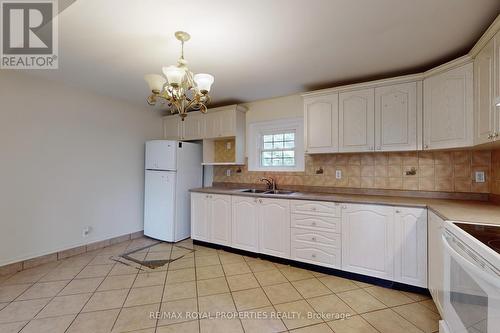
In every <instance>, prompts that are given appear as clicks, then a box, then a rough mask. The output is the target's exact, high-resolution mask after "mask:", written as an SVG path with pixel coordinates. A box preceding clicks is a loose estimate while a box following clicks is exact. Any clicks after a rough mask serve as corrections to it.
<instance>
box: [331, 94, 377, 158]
mask: <svg viewBox="0 0 500 333" xmlns="http://www.w3.org/2000/svg"><path fill="white" fill-rule="evenodd" d="M374 103H375V102H374V89H365V90H357V91H350V92H345V93H341V94H340V95H339V151H340V152H360V151H372V150H374V140H375V133H374V132H375V107H374V106H375V105H374Z"/></svg>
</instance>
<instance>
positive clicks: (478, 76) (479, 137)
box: [474, 39, 495, 144]
mask: <svg viewBox="0 0 500 333" xmlns="http://www.w3.org/2000/svg"><path fill="white" fill-rule="evenodd" d="M494 44H495V40H494V39H492V40H490V42H489V43H488V44H486V46H485V47H484V48H483V49H482V50H481V52H479V53H478V55H477V56H476V58H475V59H474V114H475V117H474V144H482V143H486V142H490V141H491V140H492V139H493V138H494V132H495V107H494V105H493V101H494V97H493V95H494V93H493V90H494V89H493V88H494V78H493V76H494V72H493V71H494V64H495V59H494V53H495V45H494Z"/></svg>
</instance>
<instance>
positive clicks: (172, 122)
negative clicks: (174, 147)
mask: <svg viewBox="0 0 500 333" xmlns="http://www.w3.org/2000/svg"><path fill="white" fill-rule="evenodd" d="M180 123H181V121H180V117H179V116H178V115H173V116H168V117H164V118H163V137H164V138H165V139H167V140H180V139H182V138H181V124H180Z"/></svg>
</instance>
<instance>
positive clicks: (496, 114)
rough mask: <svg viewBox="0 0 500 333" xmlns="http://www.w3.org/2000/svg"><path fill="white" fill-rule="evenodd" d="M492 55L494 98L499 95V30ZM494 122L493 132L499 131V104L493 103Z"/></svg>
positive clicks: (499, 138)
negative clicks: (493, 57)
mask: <svg viewBox="0 0 500 333" xmlns="http://www.w3.org/2000/svg"><path fill="white" fill-rule="evenodd" d="M494 48H495V50H494V56H495V61H494V62H495V64H494V71H493V81H494V82H493V87H494V90H493V92H494V98H497V97H500V32H497V34H496V35H495V37H494ZM494 110H495V111H494V118H495V119H494V122H495V132H496V134H499V133H500V106H496V105H494ZM495 140H500V136H495Z"/></svg>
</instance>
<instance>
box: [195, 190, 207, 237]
mask: <svg viewBox="0 0 500 333" xmlns="http://www.w3.org/2000/svg"><path fill="white" fill-rule="evenodd" d="M209 200H210V194H203V193H191V238H192V239H196V240H201V241H205V242H209V241H210V219H209Z"/></svg>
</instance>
